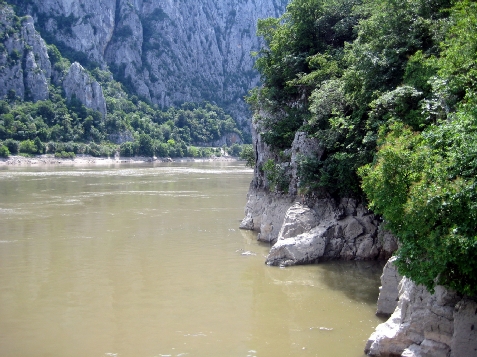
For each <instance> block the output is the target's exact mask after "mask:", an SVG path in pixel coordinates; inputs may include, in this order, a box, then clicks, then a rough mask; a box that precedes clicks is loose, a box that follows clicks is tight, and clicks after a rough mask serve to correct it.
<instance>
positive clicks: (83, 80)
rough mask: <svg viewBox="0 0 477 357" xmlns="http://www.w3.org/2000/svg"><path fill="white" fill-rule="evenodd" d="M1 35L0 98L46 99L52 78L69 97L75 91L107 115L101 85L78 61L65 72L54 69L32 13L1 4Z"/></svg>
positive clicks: (94, 107) (75, 93)
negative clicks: (20, 15)
mask: <svg viewBox="0 0 477 357" xmlns="http://www.w3.org/2000/svg"><path fill="white" fill-rule="evenodd" d="M0 36H1V44H0V82H1V83H3V84H2V85H0V98H4V97H12V98H10V99H13V96H15V97H17V98H19V99H21V100H32V101H34V102H36V101H38V100H45V99H48V97H49V84H50V83H51V82H53V83H55V84H57V85H60V86H62V87H63V89H64V90H65V93H66V96H67V98H68V99H71V97H72V96H73V95H74V96H75V97H76V98H77V99H78V100H79V101H80V102H81V103H83V104H84V105H85V106H86V107H88V108H91V109H94V110H98V111H99V112H101V113H102V114H103V117H104V116H105V115H106V101H105V99H104V96H103V91H102V88H101V86H100V85H99V83H97V82H96V81H94V80H92V79H91V78H90V77H89V75H88V73H87V72H86V71H85V70H84V68H83V67H82V66H81V65H80V64H79V63H73V64H72V65H71V67H70V68H69V69H68V70H67V71H66V73H65V74H63V73H59V72H58V71H57V70H54V69H52V65H51V62H50V58H49V55H48V50H47V46H46V43H45V41H44V39H43V38H42V37H41V36H40V34H39V33H38V32H37V31H36V29H35V25H34V20H33V18H32V17H31V16H29V15H27V16H24V17H21V18H20V17H18V16H16V14H15V13H14V11H13V9H12V8H11V7H10V6H6V5H0Z"/></svg>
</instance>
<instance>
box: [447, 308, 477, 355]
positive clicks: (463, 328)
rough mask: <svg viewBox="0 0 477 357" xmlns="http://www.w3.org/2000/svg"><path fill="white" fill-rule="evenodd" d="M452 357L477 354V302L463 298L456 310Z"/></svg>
mask: <svg viewBox="0 0 477 357" xmlns="http://www.w3.org/2000/svg"><path fill="white" fill-rule="evenodd" d="M453 317H454V334H453V335H452V341H451V344H450V346H451V349H452V352H451V357H463V356H477V302H476V301H474V300H469V299H462V300H461V301H459V302H458V303H457V304H456V307H455V311H454V316H453Z"/></svg>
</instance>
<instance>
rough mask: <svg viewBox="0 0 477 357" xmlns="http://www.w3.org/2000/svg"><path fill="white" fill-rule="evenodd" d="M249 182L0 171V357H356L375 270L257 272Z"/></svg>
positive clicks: (199, 175) (118, 170)
mask: <svg viewBox="0 0 477 357" xmlns="http://www.w3.org/2000/svg"><path fill="white" fill-rule="evenodd" d="M251 178H252V172H251V170H249V169H246V168H245V167H244V166H243V164H241V163H195V164H180V165H179V164H143V165H131V166H127V165H122V166H118V167H114V166H111V167H102V168H96V167H83V168H61V167H56V168H49V169H48V168H45V167H43V168H3V169H2V170H0V227H1V228H0V356H2V357H9V356H50V357H56V356H58V357H60V356H61V357H76V356H78V357H80V356H81V357H83V356H118V357H129V356H131V357H133V356H134V357H151V356H204V357H215V356H217V357H219V356H221V357H222V356H230V357H247V356H249V357H251V356H257V357H258V356H260V357H280V356H303V357H308V356H323V357H333V356H336V357H344V356H349V357H361V356H362V355H363V353H362V351H363V348H364V344H365V340H366V339H367V337H368V336H369V335H370V334H371V332H372V331H373V330H374V327H375V326H376V325H377V324H378V323H380V322H381V321H380V320H378V319H377V318H376V317H375V316H374V310H375V303H376V298H377V293H378V286H379V274H380V267H379V266H375V265H373V264H371V263H366V262H364V263H361V264H357V263H353V262H348V263H328V264H321V265H311V266H299V267H290V268H286V269H280V268H276V267H268V266H266V265H265V264H264V255H266V254H267V252H268V249H269V247H268V246H267V245H260V244H259V243H257V242H256V240H255V234H254V233H252V232H248V231H241V230H239V229H238V228H237V227H238V225H239V222H240V219H241V218H242V217H243V207H244V206H245V203H246V193H247V190H248V185H249V183H250V180H251ZM244 252H247V253H248V254H247V255H244V254H242V253H244Z"/></svg>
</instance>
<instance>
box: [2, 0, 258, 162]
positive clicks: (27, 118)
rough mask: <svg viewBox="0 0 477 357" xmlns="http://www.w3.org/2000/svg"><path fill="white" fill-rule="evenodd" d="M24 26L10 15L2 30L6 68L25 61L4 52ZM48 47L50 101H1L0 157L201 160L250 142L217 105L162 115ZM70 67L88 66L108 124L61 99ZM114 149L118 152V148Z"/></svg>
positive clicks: (21, 5)
mask: <svg viewBox="0 0 477 357" xmlns="http://www.w3.org/2000/svg"><path fill="white" fill-rule="evenodd" d="M14 3H15V4H16V5H17V6H15V8H16V9H17V10H18V11H20V12H22V11H24V10H25V7H28V6H34V5H33V3H31V2H29V1H27V2H14ZM0 5H3V6H6V2H5V1H3V0H1V1H0ZM22 19H23V18H21V17H18V16H16V15H14V17H13V20H12V23H13V25H11V26H10V25H5V26H3V27H2V28H1V29H0V41H1V42H0V54H2V55H4V56H6V57H7V58H8V61H10V62H11V63H10V62H8V63H7V64H8V65H17V64H19V65H21V66H23V67H24V62H25V59H24V58H23V59H22V58H21V57H23V55H22V54H21V53H20V52H19V51H17V50H13V51H10V52H11V53H10V52H9V51H7V48H6V46H5V44H6V41H7V40H8V39H11V38H12V36H16V37H18V38H21V35H20V32H21V22H22ZM43 20H45V19H43ZM55 20H56V21H57V22H58V23H60V24H63V25H62V26H63V27H64V29H68V28H71V22H72V21H74V19H73V18H72V15H71V16H70V17H68V18H60V17H56V18H55ZM39 22H40V24H45V23H46V20H45V21H42V19H41V18H40V19H39ZM40 27H41V25H40ZM47 47H48V56H49V59H50V61H51V64H52V70H53V75H52V78H51V79H50V82H51V83H50V84H49V98H48V99H47V100H44V101H38V102H36V103H34V102H32V101H30V100H29V99H31V98H29V96H28V93H26V94H25V101H23V100H21V99H20V98H19V97H17V95H16V94H17V93H15V91H14V90H13V89H12V90H10V91H9V92H8V94H7V96H6V97H5V98H3V99H4V100H0V155H2V156H8V155H9V154H16V153H18V152H20V153H24V154H38V153H44V152H48V153H55V152H59V153H61V152H66V153H75V154H83V153H86V154H91V155H95V156H100V155H101V156H106V155H108V156H109V155H112V154H114V153H115V152H116V151H118V150H120V152H121V154H123V155H126V156H133V155H147V156H153V155H157V156H162V157H164V156H172V157H181V156H201V157H202V156H211V155H217V154H219V153H220V152H221V150H220V149H212V148H210V147H211V146H222V144H223V142H224V139H223V138H224V136H225V135H227V134H235V135H232V136H234V140H235V141H239V142H241V141H243V140H245V141H246V140H248V139H249V138H247V136H248V134H247V135H246V137H245V138H244V137H243V134H242V131H243V129H244V128H242V127H240V126H239V125H238V124H237V122H236V121H235V120H234V119H233V118H232V117H231V116H230V115H228V114H226V113H225V111H224V110H223V109H222V108H220V107H219V106H217V105H216V104H213V103H209V102H203V103H184V104H181V105H180V106H179V107H177V108H169V109H167V110H161V109H159V108H158V106H157V105H153V104H151V103H149V102H147V101H145V100H141V99H140V98H138V97H137V96H135V95H132V94H131V92H128V89H127V83H121V82H118V81H116V80H114V79H113V75H112V73H111V71H110V70H109V69H108V70H101V69H99V66H98V65H97V64H95V63H92V62H88V61H86V62H85V61H83V60H81V58H78V57H77V56H76V55H75V54H72V53H70V52H68V51H67V48H66V47H65V46H63V45H61V46H60V47H59V48H58V47H57V46H55V45H53V44H50V45H48V46H47ZM29 50H31V48H29ZM83 56H85V55H84V54H83ZM70 60H80V61H81V62H82V63H83V64H86V65H87V67H88V68H89V69H90V70H89V75H90V76H91V77H92V78H94V79H95V80H96V81H98V82H99V83H100V84H101V86H102V89H103V93H104V97H105V99H106V106H107V115H106V116H105V117H103V115H101V114H100V113H99V112H97V111H94V110H91V109H88V108H86V107H84V106H83V105H82V104H81V102H80V101H79V100H77V99H76V98H74V97H73V98H72V99H71V100H68V99H66V97H65V93H64V92H63V89H62V85H61V84H62V81H63V78H64V76H65V75H66V73H67V72H68V69H69V68H70V65H71V62H70ZM23 67H22V68H23ZM234 140H232V141H234ZM2 142H3V143H2ZM32 142H34V143H35V145H34V146H33V145H31V143H32ZM115 143H122V144H121V146H120V147H119V145H118V144H115ZM229 144H230V143H229ZM205 147H209V148H208V149H206V148H205ZM7 149H8V151H7ZM227 150H228V151H229V152H230V153H231V154H234V155H239V154H240V151H241V147H238V149H237V145H235V146H234V147H230V148H228V149H227ZM222 152H223V150H222Z"/></svg>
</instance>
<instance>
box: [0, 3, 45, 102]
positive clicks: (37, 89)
mask: <svg viewBox="0 0 477 357" xmlns="http://www.w3.org/2000/svg"><path fill="white" fill-rule="evenodd" d="M14 19H15V15H14V12H13V10H12V9H11V7H9V6H7V5H0V24H1V26H2V27H4V28H5V29H9V30H8V31H5V39H4V41H3V45H4V46H5V49H6V52H3V53H0V82H1V83H2V86H0V97H5V96H6V95H7V94H8V93H9V91H11V90H13V91H14V92H15V95H16V96H17V97H19V98H20V99H22V100H24V99H30V100H33V101H37V100H43V99H47V98H48V95H49V91H48V81H49V78H50V76H51V63H50V60H49V58H48V52H47V48H46V44H45V42H44V41H43V39H42V38H41V37H40V35H39V34H38V33H37V32H36V31H35V27H34V25H33V19H32V18H31V17H30V16H26V17H25V18H23V19H22V22H21V27H20V29H19V30H18V29H16V28H15V27H14V24H13V21H14Z"/></svg>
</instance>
